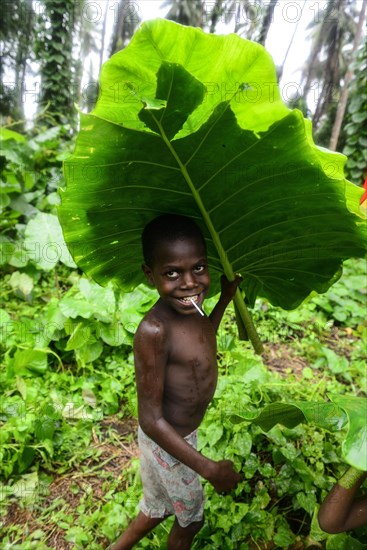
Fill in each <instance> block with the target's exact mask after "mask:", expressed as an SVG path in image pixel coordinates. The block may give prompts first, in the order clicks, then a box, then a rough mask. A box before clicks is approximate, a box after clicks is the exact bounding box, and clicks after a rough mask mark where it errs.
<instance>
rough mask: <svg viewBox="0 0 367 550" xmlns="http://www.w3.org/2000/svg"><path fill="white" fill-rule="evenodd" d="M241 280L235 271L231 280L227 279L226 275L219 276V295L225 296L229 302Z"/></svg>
mask: <svg viewBox="0 0 367 550" xmlns="http://www.w3.org/2000/svg"><path fill="white" fill-rule="evenodd" d="M242 281H243V278H242V277H241V275H239V274H238V273H236V276H235V278H234V280H233V281H228V279H227V277H226V276H225V275H222V276H221V278H220V285H221V297H222V298H225V299H226V300H228V302H230V301H231V300H232V298H233V297H234V295H235V294H236V290H237V287H238V285H239V284H240V283H241V282H242Z"/></svg>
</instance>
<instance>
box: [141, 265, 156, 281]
mask: <svg viewBox="0 0 367 550" xmlns="http://www.w3.org/2000/svg"><path fill="white" fill-rule="evenodd" d="M141 268H142V270H143V272H144V275H145V277H146V279H147V281H148V284H149V285H150V286H155V283H154V278H153V273H152V270H151V269H150V267H149V266H148V265H146V264H142V266H141Z"/></svg>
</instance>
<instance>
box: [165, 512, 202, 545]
mask: <svg viewBox="0 0 367 550" xmlns="http://www.w3.org/2000/svg"><path fill="white" fill-rule="evenodd" d="M203 525H204V519H202V520H201V521H195V522H193V523H190V525H188V526H187V527H181V526H180V524H179V523H178V521H177V518H176V519H175V523H174V524H173V527H172V529H171V532H170V534H169V537H168V541H167V549H168V550H189V549H190V548H191V543H192V541H193V538H194V536H195V535H196V533H198V532H199V531H200V529H201V528H202V526H203Z"/></svg>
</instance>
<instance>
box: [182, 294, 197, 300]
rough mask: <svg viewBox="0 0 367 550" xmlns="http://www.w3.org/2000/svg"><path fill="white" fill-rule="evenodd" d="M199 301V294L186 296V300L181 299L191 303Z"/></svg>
mask: <svg viewBox="0 0 367 550" xmlns="http://www.w3.org/2000/svg"><path fill="white" fill-rule="evenodd" d="M197 299H198V295H197V294H196V295H195V296H186V297H185V298H181V300H182V301H183V302H191V300H193V301H194V302H197Z"/></svg>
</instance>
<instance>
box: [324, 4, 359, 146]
mask: <svg viewBox="0 0 367 550" xmlns="http://www.w3.org/2000/svg"><path fill="white" fill-rule="evenodd" d="M366 7H367V0H363V4H362V8H361V11H360V14H359V20H358V27H357V31H356V35H355V38H354V42H353V50H352V58H353V57H354V56H355V53H356V51H357V49H358V46H359V42H360V40H361V35H362V28H363V23H364V20H365V15H366ZM352 78H353V69H349V70H348V71H347V74H346V75H345V79H344V86H343V90H342V93H341V96H340V101H339V105H338V110H337V112H336V117H335V122H334V126H333V129H332V133H331V138H330V143H329V148H330V149H331V150H332V151H336V148H337V145H338V139H339V136H340V131H341V127H342V123H343V119H344V114H345V109H346V107H347V102H348V95H349V85H350V82H351V80H352Z"/></svg>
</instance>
